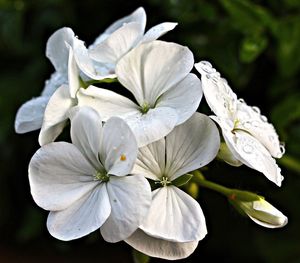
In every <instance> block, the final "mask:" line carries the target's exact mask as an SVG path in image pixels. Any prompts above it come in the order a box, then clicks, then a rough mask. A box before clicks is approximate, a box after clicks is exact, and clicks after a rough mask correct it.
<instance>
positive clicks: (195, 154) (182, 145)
mask: <svg viewBox="0 0 300 263" xmlns="http://www.w3.org/2000/svg"><path fill="white" fill-rule="evenodd" d="M219 148H220V136H219V132H218V129H217V127H216V125H215V124H214V122H213V121H212V120H210V118H209V117H207V116H206V115H204V114H201V113H195V114H194V115H193V116H192V117H191V118H190V119H188V120H187V121H186V122H185V123H183V124H181V125H179V126H177V127H176V128H175V129H174V130H173V131H172V132H171V133H170V134H169V135H167V137H166V158H167V159H166V172H165V173H166V174H167V175H168V176H169V177H170V179H171V180H174V179H176V178H177V177H179V176H181V175H183V174H185V173H188V172H190V171H193V170H195V169H198V168H200V167H203V166H205V165H206V164H208V163H209V162H211V161H212V160H213V159H214V158H215V157H216V155H217V153H218V150H219Z"/></svg>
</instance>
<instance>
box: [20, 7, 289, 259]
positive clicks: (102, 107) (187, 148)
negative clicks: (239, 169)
mask: <svg viewBox="0 0 300 263" xmlns="http://www.w3.org/2000/svg"><path fill="white" fill-rule="evenodd" d="M145 26H146V14H145V11H144V9H143V8H138V9H137V10H136V11H134V12H133V13H132V14H130V15H129V16H126V17H124V18H122V19H120V20H118V21H116V22H115V23H113V24H112V25H111V26H109V27H108V28H107V29H106V30H105V31H104V33H103V34H101V35H100V36H99V37H98V38H97V39H96V40H95V42H94V43H93V44H92V45H90V46H89V47H86V46H85V44H84V42H83V41H81V40H80V39H79V38H78V37H76V36H75V34H74V32H73V31H72V30H71V29H70V28H62V29H59V30H58V31H56V32H55V33H54V34H53V35H52V36H51V37H50V38H49V40H48V42H47V48H46V56H47V57H48V58H49V59H50V61H51V62H52V64H53V66H54V68H55V72H54V73H53V74H52V75H51V77H50V79H49V80H47V81H46V84H45V88H44V90H43V92H42V94H41V95H40V96H39V97H37V98H34V99H32V100H30V101H28V102H26V103H25V104H23V105H22V106H21V107H20V109H19V111H18V112H17V116H16V121H15V130H16V132H17V133H26V132H29V131H32V130H37V129H40V134H39V143H40V145H41V148H40V149H39V150H38V151H37V152H36V153H35V154H34V156H33V157H32V159H31V161H30V164H29V182H30V187H31V193H32V196H33V199H34V200H35V202H36V203H37V204H38V205H39V206H40V207H42V208H43V209H46V210H49V211H50V213H49V216H48V220H47V228H48V230H49V232H50V234H51V235H53V236H54V237H56V238H58V239H60V240H72V239H76V238H80V237H82V236H85V235H87V234H89V233H91V232H92V231H95V230H96V229H100V232H101V235H102V236H103V238H104V239H105V240H106V241H108V242H118V241H121V240H124V241H125V242H126V243H128V244H129V245H131V246H132V247H133V248H135V249H136V250H138V251H141V252H143V253H145V254H147V255H149V256H153V257H160V258H165V259H180V258H184V257H187V256H189V255H190V254H191V253H192V252H193V251H194V250H195V249H196V247H197V244H198V242H199V241H200V240H202V239H203V238H204V237H205V235H206V234H207V228H206V222H205V217H204V215H203V212H202V209H201V207H200V205H199V203H198V202H197V201H196V200H195V199H194V198H193V197H191V196H190V195H189V194H188V193H186V192H185V191H183V190H184V189H187V188H186V187H185V186H186V185H187V184H189V183H190V181H191V182H193V183H197V184H198V185H199V186H202V187H207V188H210V189H213V190H216V191H218V192H220V193H221V194H224V195H225V196H226V197H227V198H228V199H229V200H230V202H231V203H232V204H233V205H234V207H236V208H237V209H238V210H240V211H242V212H243V213H244V214H245V215H246V216H249V217H250V218H251V219H252V220H253V221H254V222H256V223H258V224H260V225H262V226H265V227H270V228H274V227H282V226H284V225H285V224H286V223H287V218H286V217H285V216H284V215H283V214H282V213H281V212H280V211H278V210H277V209H276V208H275V207H273V206H272V205H271V204H269V203H267V201H265V200H264V198H263V197H261V196H257V195H255V194H252V193H249V192H246V191H240V190H235V189H229V188H225V187H222V188H220V187H218V185H217V184H214V183H212V182H209V181H207V180H206V179H205V178H204V177H203V176H202V174H201V173H200V172H199V171H198V169H199V168H201V167H203V166H206V165H207V164H209V163H210V162H211V161H212V160H214V159H215V157H216V156H217V155H218V156H219V157H220V156H221V157H222V158H223V159H224V161H226V162H228V163H229V164H232V165H234V166H239V165H241V164H245V165H247V166H249V167H250V168H253V169H255V170H257V171H259V172H261V173H263V174H264V175H265V176H266V177H267V178H268V179H269V180H271V181H272V182H274V183H276V184H277V185H278V186H280V185H281V181H282V178H283V177H282V176H281V172H280V168H279V167H278V166H277V165H276V162H275V160H274V159H273V157H275V158H280V157H281V156H282V155H283V146H281V145H280V143H279V139H278V135H277V134H276V132H275V129H274V127H273V126H272V124H270V123H268V122H267V119H266V117H265V116H263V115H261V114H260V111H259V109H258V108H257V107H250V106H248V105H247V104H246V103H245V102H244V101H243V100H241V99H240V100H238V99H237V96H236V95H235V94H234V93H233V91H232V90H231V89H230V87H229V86H228V84H227V82H226V81H225V80H224V79H222V78H221V77H220V74H219V73H218V72H217V71H216V70H215V69H214V68H213V67H212V66H211V64H210V63H208V62H205V61H202V62H199V63H196V64H195V68H196V69H197V71H198V72H199V73H200V74H201V80H200V79H199V78H198V77H197V75H195V74H193V73H191V70H192V69H193V67H194V57H193V54H192V52H191V51H190V50H189V49H188V48H187V47H184V46H181V45H179V44H176V43H170V42H165V41H160V40H157V39H158V38H159V37H160V36H162V35H163V34H165V33H166V32H168V31H170V30H173V29H174V28H175V26H176V23H169V22H166V23H161V24H159V25H156V26H154V27H152V28H151V29H150V30H148V31H147V32H146V33H145ZM112 82H115V83H118V84H119V85H120V86H121V88H122V89H123V90H124V91H126V90H127V91H126V92H127V93H128V92H129V93H128V94H131V95H132V96H130V97H131V98H130V99H129V98H128V97H125V96H123V95H120V94H118V93H117V92H115V91H112V90H111V89H108V88H107V87H109V83H112ZM103 83H105V86H104V87H105V88H101V85H102V84H103ZM203 93H204V96H205V98H206V101H207V103H208V105H209V106H210V108H211V109H212V111H213V112H214V113H215V116H210V117H208V116H206V115H204V114H202V113H199V112H197V109H198V107H199V104H200V101H201V99H202V95H203ZM214 121H215V122H216V123H217V124H218V125H219V127H220V129H221V130H222V138H221V139H222V140H224V142H221V139H220V134H219V130H218V128H217V126H216V124H215V123H214ZM69 122H70V135H71V142H62V141H56V140H57V137H58V136H59V135H60V134H61V132H62V131H63V129H64V128H65V127H68V123H69ZM224 152H225V153H224Z"/></svg>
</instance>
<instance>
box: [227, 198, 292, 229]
mask: <svg viewBox="0 0 300 263" xmlns="http://www.w3.org/2000/svg"><path fill="white" fill-rule="evenodd" d="M229 201H230V202H231V203H232V205H234V207H235V208H237V210H238V211H239V212H242V213H243V214H246V215H247V216H249V217H250V219H252V220H253V221H254V222H255V223H257V224H259V225H261V226H264V227H268V228H279V227H283V226H285V225H286V224H287V222H288V219H287V217H286V216H285V215H284V214H282V213H281V212H280V211H279V210H278V209H276V208H275V207H274V206H272V205H271V204H270V203H268V202H267V201H266V200H265V199H264V198H263V197H261V196H259V195H257V199H256V200H252V201H244V200H241V199H239V198H238V197H237V196H235V195H234V194H233V195H232V198H231V197H229Z"/></svg>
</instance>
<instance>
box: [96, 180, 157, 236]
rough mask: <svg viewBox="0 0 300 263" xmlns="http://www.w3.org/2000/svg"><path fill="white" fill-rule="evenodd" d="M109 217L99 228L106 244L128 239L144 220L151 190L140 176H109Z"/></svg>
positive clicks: (148, 206) (149, 202)
mask: <svg viewBox="0 0 300 263" xmlns="http://www.w3.org/2000/svg"><path fill="white" fill-rule="evenodd" d="M107 191H108V195H109V200H110V203H111V215H110V216H109V218H108V219H107V221H106V222H105V223H104V224H103V226H102V227H101V228H100V230H101V234H102V236H103V238H104V239H105V240H106V241H108V242H118V241H121V240H123V239H125V238H128V237H129V236H130V235H132V233H133V232H134V231H135V230H136V229H137V228H138V226H139V225H140V224H141V223H142V222H143V220H144V219H145V217H146V215H147V213H148V211H149V208H150V204H151V189H150V185H149V183H148V181H147V180H146V179H145V177H143V176H142V175H132V176H124V177H115V176H111V177H110V179H109V182H108V183H107Z"/></svg>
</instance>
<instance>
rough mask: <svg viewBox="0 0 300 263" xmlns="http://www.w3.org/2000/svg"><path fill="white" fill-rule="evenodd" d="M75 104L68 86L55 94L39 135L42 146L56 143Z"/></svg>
mask: <svg viewBox="0 0 300 263" xmlns="http://www.w3.org/2000/svg"><path fill="white" fill-rule="evenodd" d="M74 104H75V102H74V100H73V99H72V98H71V97H70V92H69V87H68V86H67V85H62V86H60V87H59V88H58V89H57V90H56V91H55V92H54V94H53V95H52V97H51V98H50V100H49V102H48V104H47V107H46V110H45V114H44V120H43V125H42V129H41V131H40V134H39V143H40V145H44V144H47V143H49V142H52V141H54V140H55V139H56V137H57V136H58V135H59V134H60V133H61V132H62V130H63V128H64V126H65V123H66V120H67V118H68V117H67V113H68V111H69V109H71V108H72V107H73V106H74Z"/></svg>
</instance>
